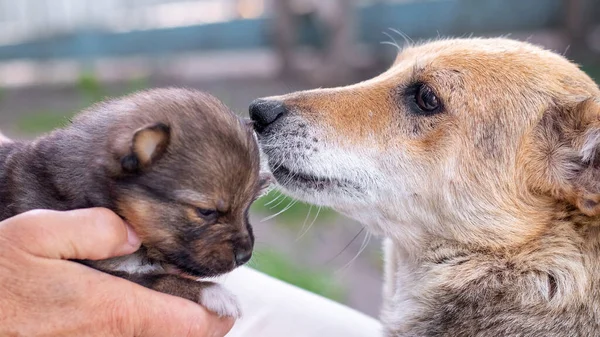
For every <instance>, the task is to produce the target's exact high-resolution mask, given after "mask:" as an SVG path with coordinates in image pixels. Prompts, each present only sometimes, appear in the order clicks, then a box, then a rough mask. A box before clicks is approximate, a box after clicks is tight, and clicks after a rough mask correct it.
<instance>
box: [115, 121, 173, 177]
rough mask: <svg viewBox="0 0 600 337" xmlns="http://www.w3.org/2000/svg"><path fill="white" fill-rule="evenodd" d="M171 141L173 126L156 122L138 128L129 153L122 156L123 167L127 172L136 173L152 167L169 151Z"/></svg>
mask: <svg viewBox="0 0 600 337" xmlns="http://www.w3.org/2000/svg"><path fill="white" fill-rule="evenodd" d="M170 141H171V128H170V127H169V126H168V125H166V124H163V123H155V124H151V125H147V126H144V127H142V128H139V129H138V130H136V131H135V132H134V134H133V136H132V138H131V142H130V149H129V153H128V154H126V155H125V156H124V157H122V158H121V168H122V169H123V171H124V172H126V173H136V172H139V171H141V170H144V169H146V168H148V167H150V166H151V165H152V164H153V163H155V162H156V161H157V160H159V159H160V157H162V156H163V155H164V153H165V152H166V151H167V148H168V147H169V143H170Z"/></svg>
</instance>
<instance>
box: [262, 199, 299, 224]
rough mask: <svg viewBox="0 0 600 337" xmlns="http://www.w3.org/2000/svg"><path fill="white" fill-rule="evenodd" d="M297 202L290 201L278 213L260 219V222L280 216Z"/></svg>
mask: <svg viewBox="0 0 600 337" xmlns="http://www.w3.org/2000/svg"><path fill="white" fill-rule="evenodd" d="M283 200H285V199H283ZM297 202H298V200H292V201H290V203H289V204H288V205H287V206H285V207H284V208H283V209H282V210H281V211H279V212H277V213H275V214H273V215H270V216H268V217H266V218H264V219H262V220H261V222H265V221H269V220H272V219H273V218H275V217H276V216H278V215H279V214H281V213H283V212H285V211H287V210H288V209H290V208H292V206H294V205H295V204H296V203H297Z"/></svg>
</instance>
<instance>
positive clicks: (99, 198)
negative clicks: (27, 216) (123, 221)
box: [0, 129, 114, 219]
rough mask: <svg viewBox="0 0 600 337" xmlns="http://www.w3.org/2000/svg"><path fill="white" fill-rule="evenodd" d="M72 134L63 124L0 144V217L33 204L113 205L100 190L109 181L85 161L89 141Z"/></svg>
mask: <svg viewBox="0 0 600 337" xmlns="http://www.w3.org/2000/svg"><path fill="white" fill-rule="evenodd" d="M73 136H74V135H71V134H69V131H68V130H66V129H65V130H58V131H56V132H54V133H52V134H50V135H48V136H46V137H42V138H39V139H38V140H36V141H35V142H13V143H3V144H2V145H0V204H2V205H3V207H2V208H0V219H6V218H9V217H12V216H14V215H17V214H19V213H23V212H26V211H28V210H32V209H39V208H47V209H53V210H71V209H79V208H88V207H107V208H114V207H112V206H113V205H112V202H111V198H110V196H109V195H107V194H105V193H107V191H109V190H110V188H107V184H110V181H109V180H108V179H106V174H105V173H104V172H101V171H99V170H101V168H100V167H99V163H95V162H89V158H91V157H90V153H91V152H92V150H91V149H90V148H91V144H93V143H92V140H87V139H76V138H75V137H73ZM74 139H76V140H74ZM92 158H93V157H92ZM96 159H97V160H100V158H96Z"/></svg>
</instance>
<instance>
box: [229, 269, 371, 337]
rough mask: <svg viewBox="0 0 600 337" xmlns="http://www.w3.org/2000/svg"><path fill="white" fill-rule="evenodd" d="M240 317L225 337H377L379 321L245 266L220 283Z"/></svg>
mask: <svg viewBox="0 0 600 337" xmlns="http://www.w3.org/2000/svg"><path fill="white" fill-rule="evenodd" d="M220 283H222V284H223V285H224V286H225V287H226V288H227V289H229V290H230V291H232V292H233V293H234V294H235V295H236V296H237V297H238V299H239V300H240V303H241V306H242V312H243V317H242V318H241V319H239V320H238V321H237V322H236V324H235V326H234V327H233V330H231V332H230V333H229V334H228V335H227V337H312V336H314V337H321V336H327V337H378V336H383V333H382V328H381V324H380V323H379V321H377V320H375V319H374V318H371V317H369V316H366V315H364V314H362V313H359V312H357V311H355V310H353V309H350V308H348V307H345V306H343V305H341V304H339V303H336V302H333V301H331V300H329V299H326V298H323V297H320V296H318V295H315V294H313V293H310V292H308V291H305V290H303V289H300V288H297V287H294V286H292V285H289V284H287V283H284V282H281V281H279V280H277V279H274V278H272V277H270V276H267V275H265V274H262V273H259V272H257V271H254V270H252V269H250V268H247V267H241V268H238V269H236V270H234V271H233V272H231V273H230V274H228V275H227V276H225V277H223V278H222V279H221V280H220Z"/></svg>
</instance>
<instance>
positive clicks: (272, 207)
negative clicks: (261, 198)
mask: <svg viewBox="0 0 600 337" xmlns="http://www.w3.org/2000/svg"><path fill="white" fill-rule="evenodd" d="M281 196H283V198H281V200H279V202H278V203H276V204H275V205H273V206H271V207H269V209H274V208H277V206H279V205H281V204H282V203H283V202H284V201H285V200H286V197H285V195H284V194H283V193H282V194H281Z"/></svg>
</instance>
